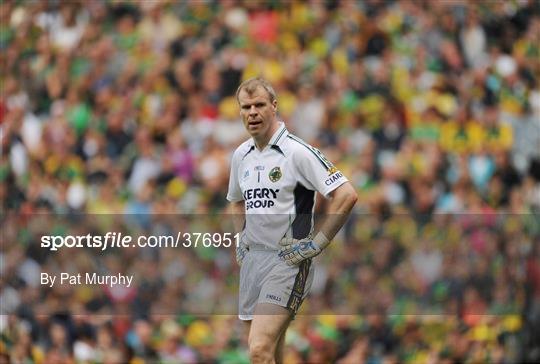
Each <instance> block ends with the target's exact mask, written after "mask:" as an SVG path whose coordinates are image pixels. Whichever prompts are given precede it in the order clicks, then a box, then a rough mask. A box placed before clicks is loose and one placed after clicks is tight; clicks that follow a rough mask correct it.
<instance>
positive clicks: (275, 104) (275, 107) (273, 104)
mask: <svg viewBox="0 0 540 364" xmlns="http://www.w3.org/2000/svg"><path fill="white" fill-rule="evenodd" d="M272 106H273V107H274V112H277V100H274V101H273V102H272Z"/></svg>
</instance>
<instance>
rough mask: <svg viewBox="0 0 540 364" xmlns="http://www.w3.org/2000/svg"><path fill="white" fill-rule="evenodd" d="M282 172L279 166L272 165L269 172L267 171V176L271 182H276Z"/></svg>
mask: <svg viewBox="0 0 540 364" xmlns="http://www.w3.org/2000/svg"><path fill="white" fill-rule="evenodd" d="M281 176H282V174H281V168H279V167H274V168H272V170H271V171H270V173H268V178H270V181H272V182H277V181H279V179H280V178H281Z"/></svg>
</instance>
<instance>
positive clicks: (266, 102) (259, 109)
mask: <svg viewBox="0 0 540 364" xmlns="http://www.w3.org/2000/svg"><path fill="white" fill-rule="evenodd" d="M238 103H239V104H240V116H241V117H242V121H243V122H244V126H245V127H246V130H247V131H248V133H249V134H250V135H251V136H252V137H253V138H254V139H255V140H256V141H266V142H268V140H269V139H270V137H271V136H272V131H273V129H272V125H273V124H274V123H275V122H276V110H277V101H276V100H274V102H270V95H269V94H268V92H266V90H265V89H264V88H263V87H262V86H259V87H257V88H256V89H255V92H253V93H252V94H248V93H247V92H246V91H245V90H242V91H240V94H239V95H238ZM267 139H268V140H267Z"/></svg>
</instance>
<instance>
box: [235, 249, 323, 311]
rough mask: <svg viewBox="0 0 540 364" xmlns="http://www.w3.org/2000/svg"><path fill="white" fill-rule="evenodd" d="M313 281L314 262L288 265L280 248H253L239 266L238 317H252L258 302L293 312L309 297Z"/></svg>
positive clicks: (308, 261) (306, 261)
mask: <svg viewBox="0 0 540 364" xmlns="http://www.w3.org/2000/svg"><path fill="white" fill-rule="evenodd" d="M312 282H313V264H312V262H311V259H307V260H305V261H303V262H301V263H300V265H298V266H296V267H291V266H288V265H287V263H285V262H283V261H282V260H280V259H279V257H278V251H277V250H268V249H262V248H260V249H258V248H257V247H252V248H250V250H249V252H248V253H247V254H246V256H245V258H244V261H243V262H242V266H241V267H240V292H239V300H238V301H239V302H238V306H239V309H238V317H239V318H240V320H246V321H247V320H252V319H253V312H254V311H255V306H256V305H257V304H258V303H272V304H275V305H278V306H282V307H285V308H287V309H288V310H289V311H291V312H292V313H293V315H294V314H296V312H297V311H298V309H299V308H300V305H301V304H302V301H303V300H304V298H306V296H307V294H308V293H309V290H310V288H311V284H312Z"/></svg>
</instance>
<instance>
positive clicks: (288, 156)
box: [227, 78, 357, 363]
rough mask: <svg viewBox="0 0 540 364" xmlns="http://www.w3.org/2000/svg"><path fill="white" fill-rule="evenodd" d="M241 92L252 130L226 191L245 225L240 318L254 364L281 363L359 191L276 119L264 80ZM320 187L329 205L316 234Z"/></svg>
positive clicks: (240, 223) (244, 117)
mask: <svg viewBox="0 0 540 364" xmlns="http://www.w3.org/2000/svg"><path fill="white" fill-rule="evenodd" d="M236 97H237V101H238V104H239V106H240V116H241V118H242V121H243V123H244V126H245V128H246V130H247V131H248V133H249V134H250V135H251V138H250V139H249V140H247V141H245V142H244V143H243V144H241V145H240V146H239V147H238V148H237V149H236V150H235V152H234V154H233V157H232V162H231V174H230V179H229V191H228V194H227V199H228V200H229V201H230V202H231V204H230V205H231V212H232V213H233V214H234V216H236V217H237V219H236V225H237V228H238V229H239V230H240V229H242V239H241V244H240V247H238V248H237V251H236V258H237V261H238V264H240V290H239V318H240V319H241V320H243V321H245V322H246V325H247V327H248V330H249V336H248V345H249V354H250V357H251V360H252V362H253V363H273V362H276V363H281V362H282V361H283V345H284V339H285V332H286V330H287V327H288V326H289V323H290V321H291V320H292V318H293V317H294V315H295V314H296V312H297V311H298V309H299V307H300V304H301V303H302V301H303V299H304V298H305V297H306V295H307V293H308V292H309V289H310V287H311V282H312V280H313V266H312V264H311V262H312V258H313V257H315V256H317V255H318V254H320V253H321V252H322V251H323V250H324V249H325V248H326V247H327V246H328V244H329V243H330V241H331V240H332V238H333V237H334V236H335V235H336V233H337V232H338V231H339V229H341V227H342V226H343V224H344V223H345V221H346V220H347V217H348V215H349V213H350V211H351V209H352V207H353V205H354V204H355V202H356V199H357V196H356V192H355V191H354V188H353V187H352V186H351V184H350V183H349V182H348V181H347V179H346V178H345V176H344V175H343V174H342V173H341V172H340V171H339V170H337V169H336V168H335V167H334V166H333V165H332V163H330V162H329V161H328V160H327V159H326V158H325V157H324V155H323V154H322V153H321V152H320V151H319V150H318V149H316V148H314V147H312V146H310V145H309V144H306V143H305V142H304V141H302V140H301V139H299V138H297V137H296V136H294V135H293V134H291V133H289V132H288V130H287V129H286V128H285V125H284V123H283V122H280V121H279V120H278V118H277V97H276V93H275V91H274V89H273V88H272V86H271V85H270V84H269V83H268V82H267V81H266V80H264V79H262V78H252V79H249V80H247V81H244V82H243V83H242V84H241V85H240V86H239V87H238V90H237V93H236ZM316 192H320V193H321V194H322V195H323V196H325V197H326V198H328V199H329V200H330V202H329V204H328V208H327V211H326V217H325V220H324V222H323V224H322V227H321V229H320V230H319V231H317V232H314V231H313V208H314V206H315V196H316Z"/></svg>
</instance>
